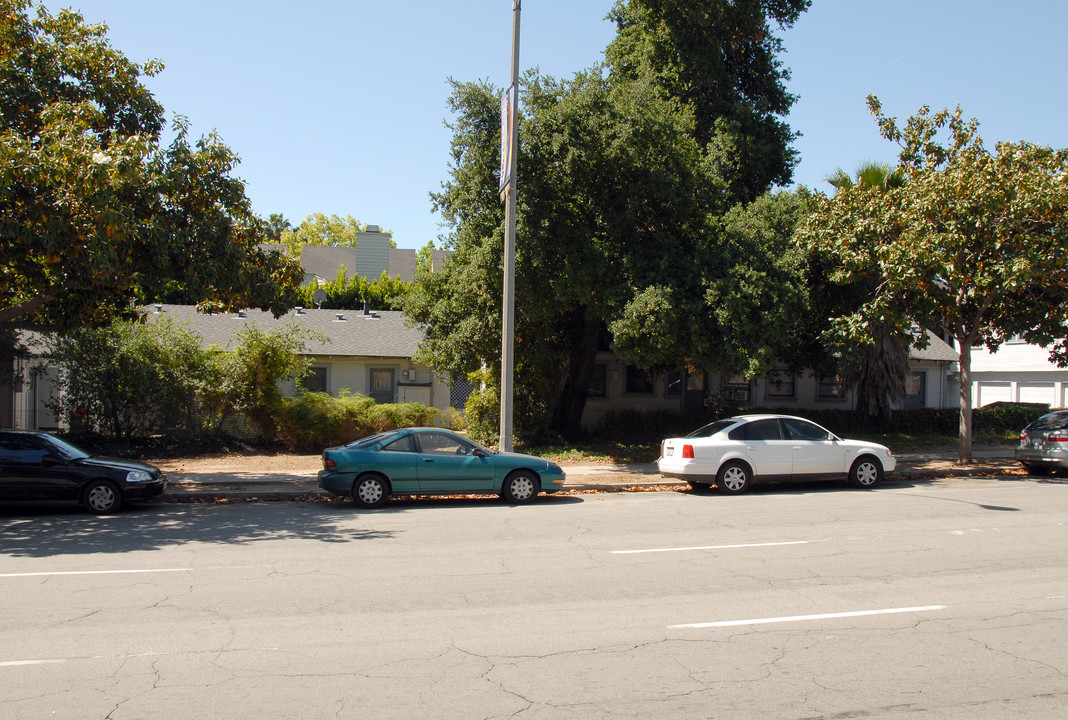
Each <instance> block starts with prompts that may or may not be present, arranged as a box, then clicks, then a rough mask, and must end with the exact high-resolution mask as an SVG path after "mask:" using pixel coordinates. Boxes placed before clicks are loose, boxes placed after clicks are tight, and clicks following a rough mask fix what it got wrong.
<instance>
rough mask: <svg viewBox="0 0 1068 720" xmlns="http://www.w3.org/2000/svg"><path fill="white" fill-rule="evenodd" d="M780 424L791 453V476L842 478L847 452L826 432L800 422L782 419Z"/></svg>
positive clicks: (811, 424) (795, 419) (812, 424)
mask: <svg viewBox="0 0 1068 720" xmlns="http://www.w3.org/2000/svg"><path fill="white" fill-rule="evenodd" d="M782 424H783V427H784V428H785V429H786V437H787V438H788V439H789V440H790V445H791V447H792V449H793V474H794V475H797V476H805V475H841V474H842V473H844V472H845V471H846V467H845V455H846V451H845V450H844V449H842V446H841V445H839V444H838V442H837V441H835V440H834V439H832V437H831V434H830V433H829V432H828V431H826V430H824V429H823V428H821V427H820V426H819V425H816V424H815V423H810V422H808V421H807V420H801V419H800V418H783V421H782Z"/></svg>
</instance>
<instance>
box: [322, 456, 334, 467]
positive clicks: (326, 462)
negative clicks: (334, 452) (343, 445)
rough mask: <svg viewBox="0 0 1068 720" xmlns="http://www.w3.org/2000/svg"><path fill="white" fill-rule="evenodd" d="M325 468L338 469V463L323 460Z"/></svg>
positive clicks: (329, 459)
mask: <svg viewBox="0 0 1068 720" xmlns="http://www.w3.org/2000/svg"><path fill="white" fill-rule="evenodd" d="M323 467H328V468H332V467H337V463H336V462H334V460H333V459H332V458H323Z"/></svg>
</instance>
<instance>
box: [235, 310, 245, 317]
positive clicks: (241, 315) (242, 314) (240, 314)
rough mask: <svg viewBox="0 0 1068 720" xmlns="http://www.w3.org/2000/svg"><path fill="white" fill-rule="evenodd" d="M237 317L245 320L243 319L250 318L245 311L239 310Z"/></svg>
mask: <svg viewBox="0 0 1068 720" xmlns="http://www.w3.org/2000/svg"><path fill="white" fill-rule="evenodd" d="M237 317H239V318H243V317H248V316H247V315H246V314H245V311H244V310H238V311H237Z"/></svg>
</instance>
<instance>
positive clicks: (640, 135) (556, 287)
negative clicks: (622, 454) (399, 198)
mask: <svg viewBox="0 0 1068 720" xmlns="http://www.w3.org/2000/svg"><path fill="white" fill-rule="evenodd" d="M734 4H736V3H725V2H722V1H721V0H702V2H697V3H694V2H687V3H682V2H671V3H645V2H631V3H618V4H617V6H616V8H615V12H616V13H617V15H618V18H620V19H625V22H622V20H621V24H620V27H621V30H620V37H621V38H622V37H624V33H629V34H630V35H628V37H630V38H631V39H632V40H633V39H635V38H638V37H642V36H644V35H645V34H647V33H651V34H653V35H656V34H657V33H658V30H657V28H656V27H654V24H655V23H656V22H659V17H660V16H659V15H656V14H655V13H653V10H657V11H658V12H659V11H660V10H664V11H665V12H666V11H667V10H670V11H671V12H669V13H668V14H669V15H671V17H672V18H674V17H675V10H680V11H681V8H683V6H685V7H686V8H689V10H688V11H687V12H686V13H684V14H685V15H686V16H687V17H690V16H691V15H692V16H694V17H699V18H700V23H699V25H697V26H694V27H692V28H690V30H691V31H692V32H697V31H698V28H699V29H700V33H699V34H700V38H701V42H697V41H696V40H697V38H696V36H695V35H692V34H691V35H687V36H686V38H685V40H686V42H683V41H682V40H683V39H682V38H679V39H678V40H679V42H678V44H677V45H674V46H673V47H672V51H673V52H675V53H676V54H677V55H678V56H679V57H680V58H682V61H684V62H686V63H694V64H695V65H700V66H701V67H705V66H704V65H703V64H702V61H701V59H700V58H694V57H692V55H694V54H702V53H704V54H709V55H716V54H722V53H727V54H730V53H731V52H733V49H727V48H725V47H723V46H724V45H731V44H733V43H737V42H741V41H742V38H743V36H744V37H745V38H746V39H748V40H749V41H751V42H752V43H753V44H754V46H755V45H760V44H761V42H760V41H761V38H764V39H766V33H767V32H768V29H767V26H766V22H765V18H766V17H771V16H765V14H764V13H765V10H768V9H772V8H773V9H776V10H777V9H778V8H779V6H780V5H781V3H743V4H745V5H747V6H751V7H749V10H750V11H751V13H756V14H757V15H759V21H756V20H754V21H753V22H750V23H748V24H746V25H745V28H744V29H738V28H733V27H728V25H729V21H730V19H731V18H732V17H733V15H731V13H726V14H724V6H728V5H734ZM654 5H655V7H653V6H654ZM798 5H799V6H805V5H807V3H798ZM769 12H770V10H769ZM651 13H652V14H651ZM795 16H796V15H791V14H790V13H784V14H782V17H781V19H780V18H779V16H778V15H775V16H774V17H775V18H776V19H780V20H781V22H792V19H791V18H792V17H795ZM750 34H751V37H750ZM728 36H729V37H728ZM761 46H762V47H767V48H771V49H774V48H775V47H776V45H775V43H774V42H770V44H766V45H761ZM645 48H646V46H645V44H643V43H640V42H637V41H636V40H635V41H634V42H630V41H629V40H628V42H627V43H621V44H619V45H616V46H614V49H611V50H610V58H609V59H610V62H609V64H608V66H607V67H606V68H601V67H598V68H593V69H590V70H588V71H585V72H581V73H578V74H576V75H575V76H574V77H573V78H572V79H570V80H556V79H553V78H548V77H541V76H539V75H538V74H537V73H536V72H531V73H528V74H527V75H526V77H525V78H524V82H522V83H521V102H520V108H521V116H520V120H519V138H520V140H519V168H520V170H519V181H518V186H519V192H518V195H517V197H518V204H519V208H518V219H517V236H518V238H519V241H518V243H517V253H516V319H515V323H516V324H515V332H516V357H515V363H516V365H515V372H516V377H517V378H522V383H523V392H521V393H519V394H518V397H517V400H516V422H517V434H518V435H519V436H521V437H524V438H526V439H530V438H532V437H535V436H537V435H539V434H546V433H548V434H550V435H564V436H574V435H576V434H578V433H579V432H580V431H581V425H580V423H581V416H582V411H583V408H584V406H585V402H586V397H587V394H588V390H589V382H590V378H591V377H592V373H593V370H594V361H595V359H596V353H597V351H598V348H600V347H603V346H604V341H605V339H606V338H608V339H610V341H611V347H612V349H613V350H614V351H615V352H616V353H617V354H618V355H619V356H620V357H621V358H622V359H623V360H624V361H625V362H627V363H629V364H631V365H634V366H636V367H638V368H640V369H641V370H645V371H648V372H650V373H656V372H661V371H665V370H669V369H670V370H679V369H682V368H684V367H685V368H689V369H691V370H702V369H712V368H717V367H719V368H722V367H730V368H732V369H734V368H744V370H745V371H747V372H749V371H754V369H756V368H762V367H766V365H767V364H768V363H769V362H770V358H771V357H772V356H773V354H774V353H773V352H772V347H774V346H775V345H776V344H778V343H781V342H783V341H784V334H785V332H786V329H785V327H786V326H785V325H784V324H782V323H781V322H780V318H779V316H778V315H777V314H774V313H768V312H761V311H760V309H761V306H762V304H764V307H765V308H766V307H767V305H768V304H774V303H775V301H776V297H775V296H776V294H777V293H778V294H781V293H786V294H788V292H789V291H788V290H785V289H783V288H782V287H781V285H779V284H778V281H779V280H780V279H781V273H782V272H787V271H786V270H785V268H784V266H783V265H781V264H780V261H782V258H783V255H782V254H781V253H780V254H779V255H778V256H777V257H765V256H764V255H761V256H760V257H759V258H755V257H754V256H753V255H752V251H753V249H754V245H753V243H752V237H748V236H746V235H745V233H743V232H739V233H738V234H737V235H732V234H731V233H729V232H728V231H727V230H726V224H725V222H724V220H723V216H724V214H725V213H726V212H727V210H728V209H729V208H730V207H731V205H733V204H734V203H735V202H736V201H738V200H739V199H742V198H748V197H749V196H750V195H751V196H752V197H756V196H758V195H760V194H761V193H763V192H764V191H765V190H766V189H767V187H768V185H769V184H770V183H771V182H774V181H777V180H780V179H782V180H785V179H788V178H789V174H790V171H791V168H792V166H793V160H792V155H791V151H790V150H789V149H788V147H787V146H788V143H789V140H790V137H791V136H790V134H789V133H788V132H787V133H785V134H783V135H778V136H776V137H777V138H778V139H777V140H772V139H769V138H768V137H765V138H764V139H763V140H761V143H766V145H767V148H769V149H770V147H771V145H773V144H774V143H775V142H778V143H779V144H780V147H779V150H778V157H779V160H780V161H781V162H779V163H778V164H777V165H776V167H775V169H774V170H773V171H770V172H768V173H766V174H765V175H763V176H759V177H758V175H759V174H760V172H762V171H761V170H757V169H754V170H753V172H752V174H750V173H749V172H748V171H747V170H745V171H739V172H733V171H732V172H727V171H726V170H724V167H723V166H722V165H721V164H719V163H717V162H716V157H717V156H716V151H715V147H714V145H715V143H713V142H712V135H709V136H708V137H704V136H703V135H702V133H703V132H704V131H705V130H703V129H709V128H712V127H714V126H715V120H716V117H720V116H721V115H722V114H723V113H725V112H726V111H725V110H720V109H719V106H717V105H714V104H709V103H702V102H697V101H696V99H695V98H697V96H701V97H703V95H702V93H703V90H702V89H701V88H704V89H707V88H708V87H711V86H713V85H716V84H717V83H721V84H724V85H729V86H731V87H734V86H737V85H743V86H745V87H746V88H748V89H749V94H748V95H747V97H748V98H749V99H750V100H752V101H753V104H752V105H751V106H749V107H748V109H745V108H742V107H738V106H732V112H733V113H734V114H733V115H732V118H733V119H738V118H741V117H756V116H757V115H760V114H761V113H762V112H766V113H767V114H768V115H770V116H773V117H776V118H777V117H778V115H779V114H780V113H779V112H778V111H776V110H768V108H776V107H788V106H789V102H790V100H789V99H788V96H787V95H786V94H785V92H784V91H783V90H782V80H783V78H784V75H783V74H782V73H781V72H780V71H778V70H776V69H775V68H774V67H771V68H770V69H769V66H767V65H766V64H760V63H756V64H754V65H733V64H714V67H711V68H705V70H703V71H702V74H701V75H700V78H699V80H700V82H698V81H697V80H693V82H690V81H687V83H688V84H687V85H686V86H685V87H683V86H682V85H680V84H670V83H665V82H664V76H663V74H657V73H647V72H644V71H642V72H637V71H635V72H632V71H631V70H632V69H634V68H640V67H642V66H644V60H643V56H642V55H641V53H642V52H644V50H645ZM740 52H744V51H742V50H740ZM765 72H773V75H774V76H773V78H772V79H771V80H770V81H769V82H770V85H769V86H768V87H769V88H773V89H774V94H775V95H776V97H777V98H779V97H780V95H779V93H780V92H781V93H782V95H781V98H782V99H783V102H785V106H781V105H777V104H776V102H773V101H771V100H769V101H768V102H758V101H757V100H756V99H757V97H758V96H760V95H762V94H763V93H765V92H771V90H769V89H767V88H765V90H761V89H760V88H759V87H757V85H759V83H758V81H757V80H758V79H757V78H755V77H752V78H749V77H746V78H739V76H748V75H750V74H752V75H756V74H758V73H765ZM717 73H719V75H718V76H717ZM763 80H767V78H763ZM763 80H761V82H763ZM701 83H704V85H702V84H701ZM499 96H500V90H499V89H498V88H495V87H493V86H492V85H490V84H488V83H471V82H468V83H462V82H455V81H454V82H453V93H452V96H451V98H450V107H449V109H450V110H451V111H452V113H453V115H454V119H453V121H452V122H451V123H450V127H451V129H452V131H453V141H452V166H451V172H450V179H449V180H448V181H447V182H445V183H443V185H442V189H441V192H439V193H435V194H434V195H433V199H434V202H435V205H436V207H437V209H438V210H439V211H440V212H441V214H442V216H443V218H444V219H445V221H446V223H448V224H449V225H451V226H452V233H451V234H450V236H449V237H448V238H447V243H448V247H449V249H451V250H453V255H452V257H451V259H450V261H449V262H448V263H446V264H445V267H444V269H443V270H442V271H440V272H435V273H430V272H426V271H420V272H419V273H418V274H417V277H416V282H415V283H414V287H413V290H412V293H411V295H409V298H408V300H407V302H406V305H405V310H406V312H407V313H408V314H409V315H410V316H411V317H412V318H413V319H414V320H415V321H416V322H420V323H422V324H424V325H425V326H426V328H427V332H426V340H425V341H424V343H423V345H422V348H421V351H420V352H421V359H423V360H424V361H426V362H428V363H429V364H431V365H433V366H434V367H435V368H436V369H437V370H438V371H439V372H442V373H443V374H446V375H452V376H460V375H463V374H466V373H469V372H473V371H475V370H478V369H479V368H482V367H488V368H491V369H492V368H499V362H500V358H499V351H500V347H501V341H500V332H501V330H500V328H501V323H500V308H501V292H502V289H501V285H502V274H503V273H502V261H501V255H502V244H503V243H502V240H503V228H502V223H503V215H504V213H503V209H502V207H501V205H500V202H499V199H498V197H497V192H496V189H497V177H496V176H497V173H498V171H499V163H498V160H499V130H500V115H499V111H500V100H499ZM784 112H785V110H783V113H784ZM709 113H712V114H716V113H719V115H716V116H715V117H713V116H711V115H709ZM736 129H737V130H738V131H737V133H736V136H735V141H737V142H744V141H747V140H748V139H749V138H750V136H749V134H748V132H749V126H745V127H741V126H738V127H737V128H736ZM713 135H714V133H713ZM717 137H719V136H717ZM773 154H774V153H773ZM771 164H772V165H775V163H771ZM743 165H744V167H745V168H749V167H750V165H749V164H748V163H743ZM754 167H755V166H754ZM767 167H770V166H766V167H765V170H766V169H767ZM758 188H759V189H758ZM762 249H763V248H762ZM783 262H785V261H783ZM763 293H770V294H768V295H764V294H763ZM754 339H756V340H755V341H754ZM491 382H493V381H492V380H491ZM491 391H492V390H491Z"/></svg>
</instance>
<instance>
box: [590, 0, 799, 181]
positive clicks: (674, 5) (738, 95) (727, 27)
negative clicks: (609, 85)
mask: <svg viewBox="0 0 1068 720" xmlns="http://www.w3.org/2000/svg"><path fill="white" fill-rule="evenodd" d="M809 5H811V0H690V1H688V2H685V1H683V2H680V1H679V0H618V1H617V2H616V4H615V5H614V6H613V8H612V11H611V12H610V13H609V18H611V19H612V20H614V21H615V22H616V25H617V27H618V33H617V35H616V37H615V39H614V40H613V41H612V43H611V44H610V45H609V46H608V49H607V51H606V52H605V58H606V60H607V61H608V65H609V67H610V68H611V70H612V73H613V75H615V76H616V77H617V78H620V79H624V78H625V79H637V78H642V77H645V78H649V79H650V80H651V81H652V82H653V83H654V86H655V87H656V88H657V91H658V93H659V94H660V95H661V96H663V97H668V98H675V99H677V100H679V101H680V102H682V103H683V104H685V105H686V106H688V107H689V108H690V109H691V110H692V111H693V116H694V119H695V125H694V138H695V139H696V140H697V142H698V143H699V144H700V145H701V146H702V148H704V149H705V152H706V156H707V158H708V161H709V162H710V163H711V164H712V166H713V168H714V171H715V173H716V174H717V175H718V176H719V177H720V178H721V179H722V180H723V181H724V182H725V183H726V184H727V186H728V188H729V190H730V196H731V198H732V199H733V200H736V201H741V202H750V201H752V200H755V199H756V198H757V197H758V196H760V195H761V194H762V193H763V192H764V191H765V190H767V189H768V187H769V186H771V185H786V184H788V183H789V181H790V178H791V174H792V171H793V167H794V164H795V163H796V151H795V150H794V149H793V148H792V147H791V146H790V143H791V142H792V141H793V139H794V137H795V134H794V133H793V132H792V131H791V130H790V128H789V126H788V125H787V124H786V121H785V117H786V115H787V113H788V112H789V110H790V107H791V106H792V105H793V103H794V101H795V99H796V98H795V96H793V95H791V94H790V93H789V92H787V90H786V85H785V82H786V80H788V79H789V77H790V73H789V70H788V69H787V68H786V67H785V66H784V65H783V64H782V61H781V60H780V59H779V55H780V54H781V53H782V50H783V45H782V40H781V39H780V38H779V37H777V36H776V35H775V32H774V27H778V28H779V29H783V28H787V27H790V26H792V25H793V24H794V23H795V22H796V21H797V19H798V18H799V17H800V15H801V13H802V12H804V11H805V10H807V9H808V7H809ZM773 26H774V27H773Z"/></svg>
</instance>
